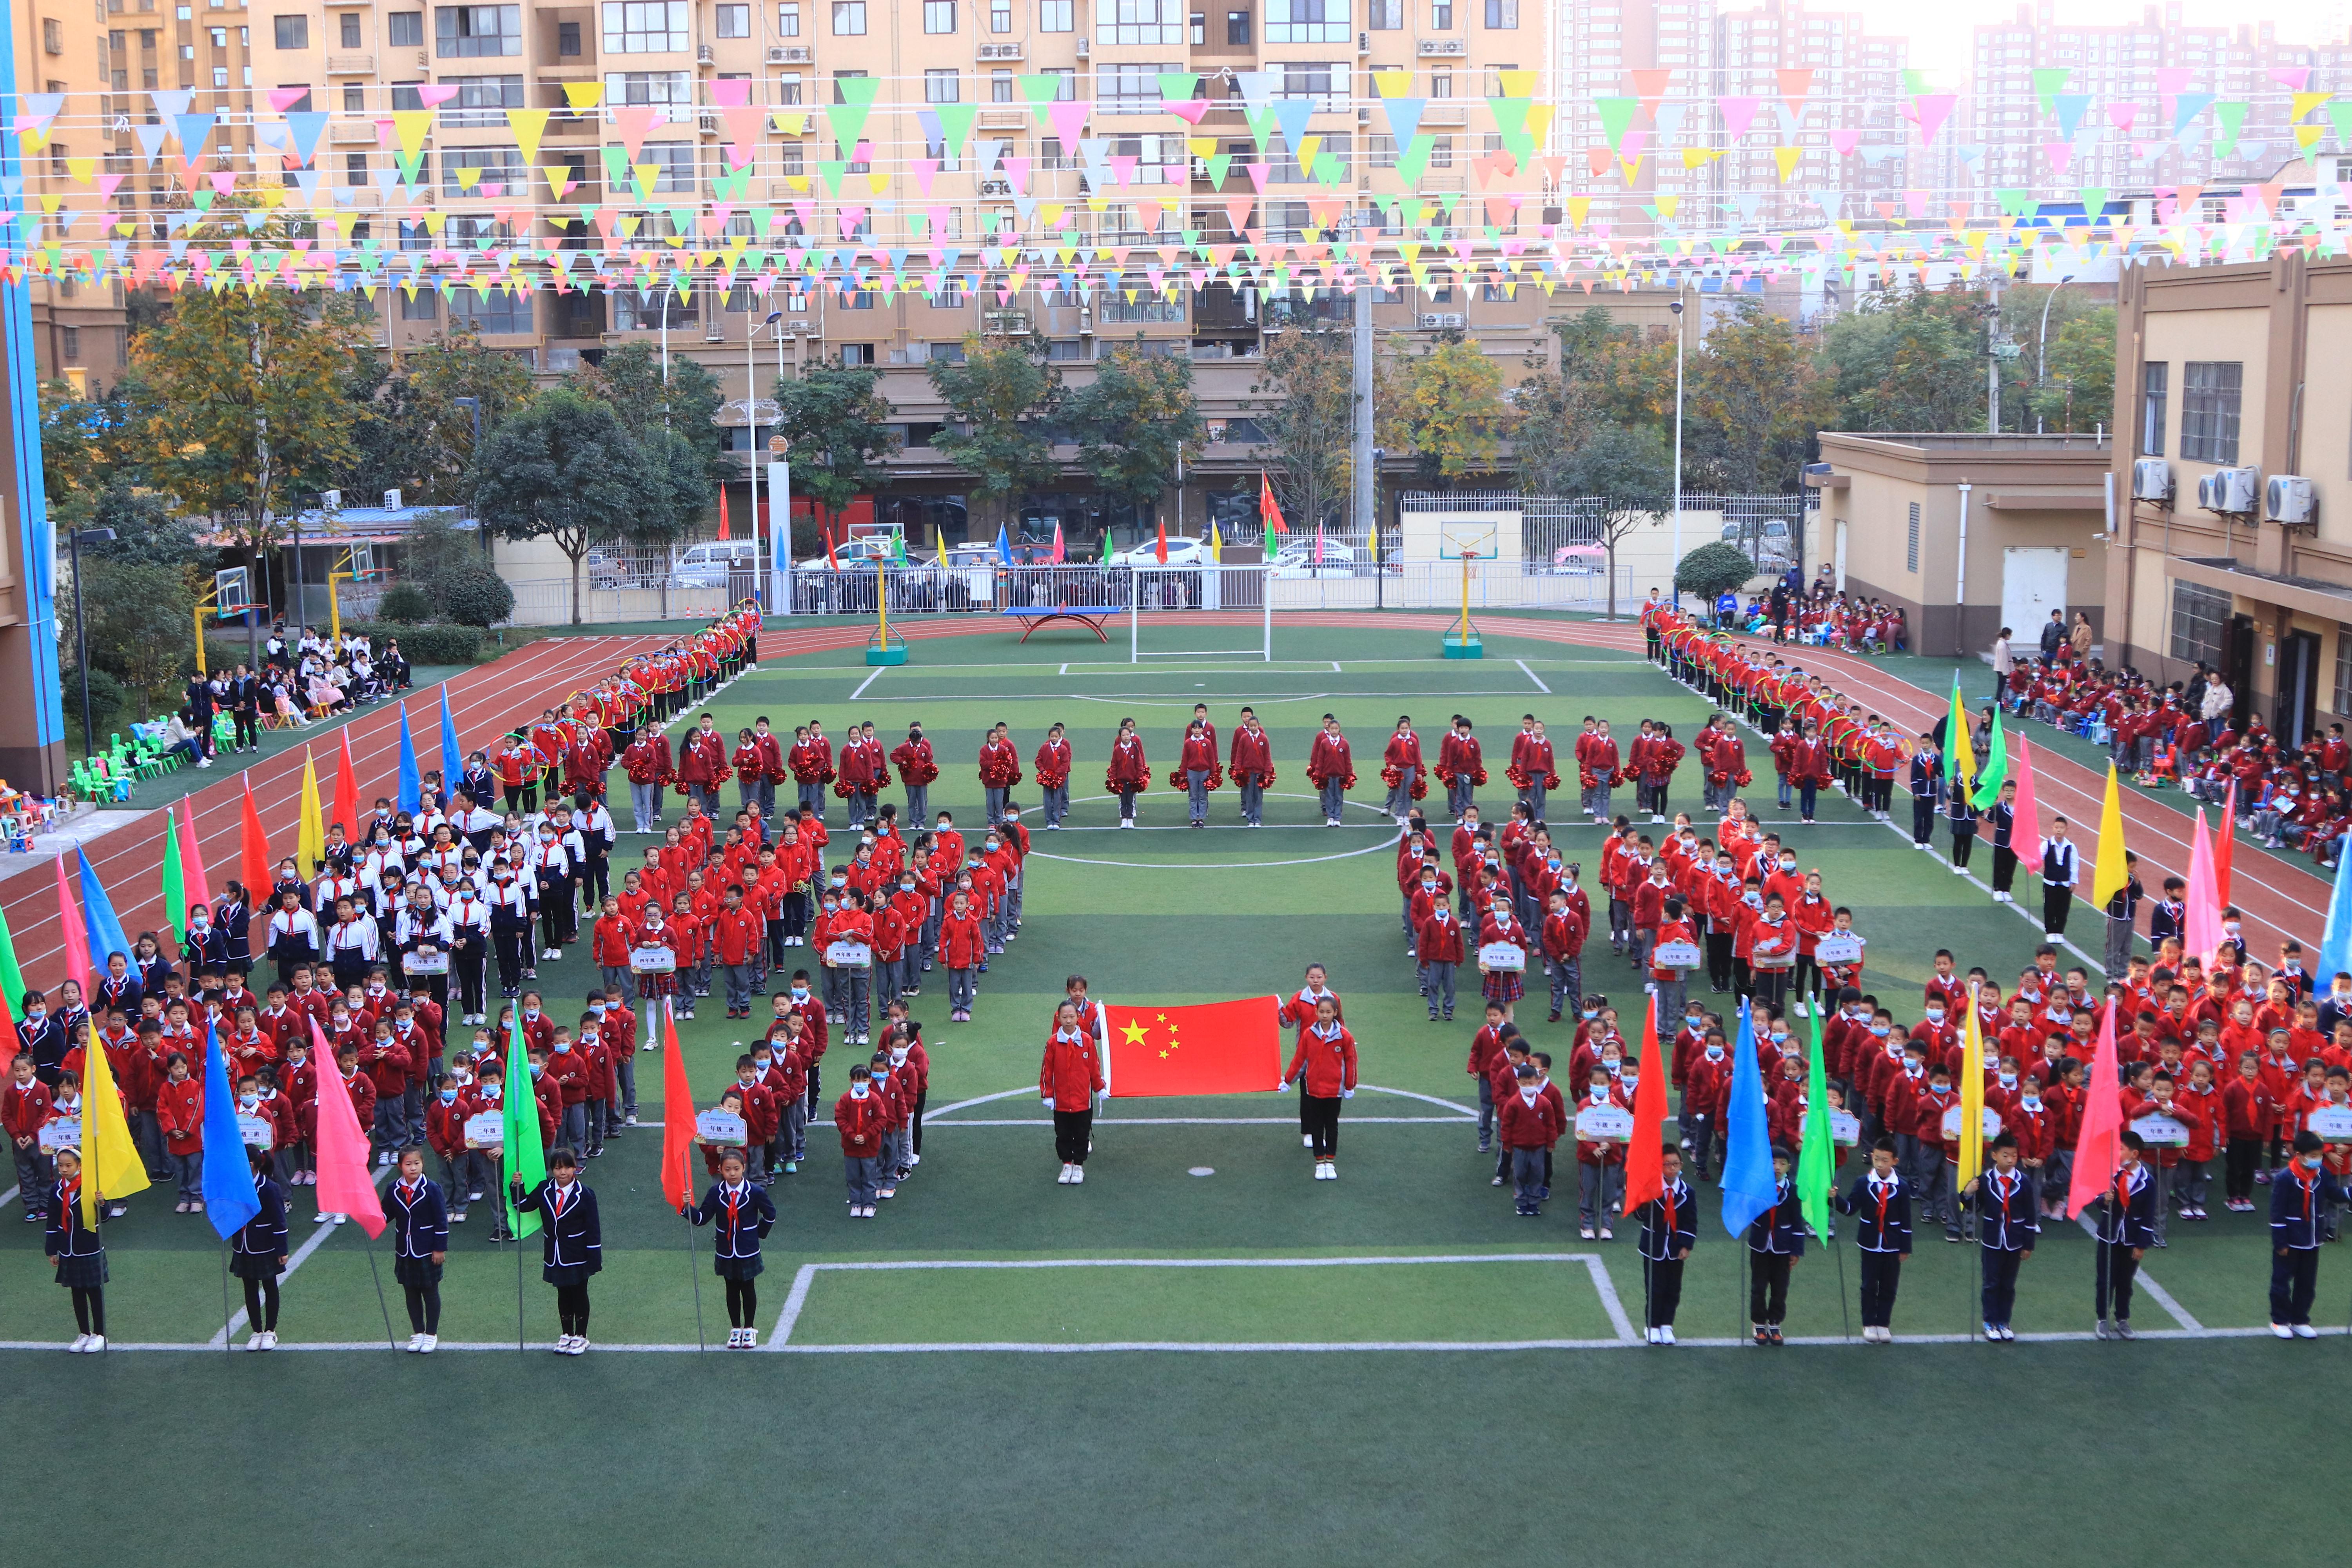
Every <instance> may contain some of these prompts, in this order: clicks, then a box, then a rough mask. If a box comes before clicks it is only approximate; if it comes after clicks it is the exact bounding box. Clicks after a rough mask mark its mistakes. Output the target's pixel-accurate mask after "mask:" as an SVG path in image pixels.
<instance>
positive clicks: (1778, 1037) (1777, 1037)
mask: <svg viewBox="0 0 2352 1568" xmlns="http://www.w3.org/2000/svg"><path fill="white" fill-rule="evenodd" d="M1788 1037H1789V1031H1788V1030H1786V1029H1775V1030H1773V1031H1772V1043H1773V1044H1774V1045H1776V1046H1777V1045H1779V1044H1780V1042H1781V1041H1783V1040H1785V1039H1787V1038H1788Z"/></svg>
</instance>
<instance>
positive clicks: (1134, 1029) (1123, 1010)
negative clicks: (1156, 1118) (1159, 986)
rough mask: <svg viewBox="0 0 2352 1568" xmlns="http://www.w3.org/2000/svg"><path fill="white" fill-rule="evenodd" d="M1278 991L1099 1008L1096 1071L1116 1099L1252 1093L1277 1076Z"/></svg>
mask: <svg viewBox="0 0 2352 1568" xmlns="http://www.w3.org/2000/svg"><path fill="white" fill-rule="evenodd" d="M1281 1009H1282V999H1281V998H1280V997H1277V996H1252V997H1249V998H1246V999H1245V1000H1243V1001H1239V1002H1207V1003H1202V1004H1199V1005H1194V1006H1190V1007H1120V1006H1107V1007H1105V1008H1104V1009H1103V1013H1104V1018H1105V1023H1106V1025H1107V1027H1108V1032H1109V1037H1110V1041H1109V1047H1108V1050H1107V1051H1106V1052H1105V1054H1104V1061H1103V1077H1104V1079H1106V1080H1107V1082H1108V1086H1109V1092H1110V1093H1112V1094H1114V1095H1118V1096H1119V1097H1121V1098H1123V1099H1134V1098H1138V1097H1141V1096H1148V1095H1169V1094H1253V1093H1258V1092H1262V1091H1264V1090H1266V1089H1276V1088H1279V1087H1280V1086H1281V1083H1282V1019H1281Z"/></svg>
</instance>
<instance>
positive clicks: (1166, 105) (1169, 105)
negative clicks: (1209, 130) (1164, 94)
mask: <svg viewBox="0 0 2352 1568" xmlns="http://www.w3.org/2000/svg"><path fill="white" fill-rule="evenodd" d="M1209 107H1210V106H1209V100H1207V99H1205V98H1187V99H1167V98H1163V99H1161V100H1160V108H1161V109H1162V110H1166V111H1167V112H1168V113H1170V114H1172V115H1174V116H1175V117H1176V118H1177V119H1179V120H1181V121H1183V122H1184V123H1185V124H1187V125H1198V124H1200V123H1201V117H1202V115H1204V114H1206V113H1208V112H1209Z"/></svg>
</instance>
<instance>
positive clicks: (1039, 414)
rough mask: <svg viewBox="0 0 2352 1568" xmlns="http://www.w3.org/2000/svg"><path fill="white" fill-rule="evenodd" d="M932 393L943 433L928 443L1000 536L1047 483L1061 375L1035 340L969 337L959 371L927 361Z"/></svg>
mask: <svg viewBox="0 0 2352 1568" xmlns="http://www.w3.org/2000/svg"><path fill="white" fill-rule="evenodd" d="M930 380H931V390H932V391H933V392H936V393H937V394H939V396H940V402H942V403H944V404H946V405H947V408H948V428H947V429H946V430H944V431H941V432H940V434H938V435H936V436H934V437H931V448H932V450H934V451H936V452H939V453H940V454H941V455H942V456H944V457H945V458H947V459H948V460H949V461H950V462H951V463H953V464H954V465H955V466H956V467H957V468H961V469H962V470H963V472H964V474H965V476H966V477H967V478H968V479H970V480H971V488H972V489H973V490H974V491H975V492H977V493H978V494H979V495H980V496H981V497H982V499H983V500H985V501H986V503H987V505H988V509H989V510H990V511H992V513H993V514H994V521H996V523H997V525H998V526H999V527H1000V528H1007V529H1009V528H1010V527H1011V524H1012V518H1013V510H1014V508H1016V507H1017V506H1019V505H1020V502H1021V499H1022V497H1024V496H1025V495H1026V494H1028V493H1029V492H1030V491H1031V490H1034V489H1040V488H1042V487H1044V486H1045V485H1046V484H1048V483H1050V482H1051V481H1052V480H1053V479H1054V477H1055V474H1056V473H1057V472H1058V471H1059V469H1060V465H1058V464H1057V463H1055V461H1054V433H1053V426H1052V425H1051V423H1050V422H1051V421H1052V419H1053V418H1054V416H1055V415H1056V414H1057V413H1059V412H1060V410H1061V406H1062V378H1061V374H1060V373H1059V372H1058V371H1057V370H1055V367H1054V365H1053V364H1052V363H1051V362H1049V361H1048V360H1047V359H1046V357H1045V339H1043V338H1040V337H1035V336H1029V337H998V338H982V337H981V336H980V334H978V333H977V332H967V333H966V334H964V340H963V359H962V361H961V363H957V362H954V361H950V360H933V361H932V362H931V365H930Z"/></svg>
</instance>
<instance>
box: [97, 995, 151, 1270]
mask: <svg viewBox="0 0 2352 1568" xmlns="http://www.w3.org/2000/svg"><path fill="white" fill-rule="evenodd" d="M146 1190H147V1165H146V1162H144V1161H143V1160H142V1159H141V1158H140V1156H139V1147H138V1145H137V1144H135V1143H133V1142H131V1123H130V1121H128V1120H127V1119H126V1118H125V1117H124V1116H123V1114H122V1093H121V1090H120V1089H116V1088H115V1087H114V1068H113V1065H112V1064H111V1063H110V1062H109V1061H108V1060H107V1059H106V1047H104V1046H102V1045H100V1043H99V1039H98V1026H97V1025H95V1024H92V1025H89V1026H88V1028H87V1030H86V1032H85V1033H84V1034H83V1036H82V1053H81V1218H82V1223H83V1224H84V1225H87V1226H89V1227H90V1228H91V1229H93V1230H95V1229H97V1228H98V1211H99V1208H100V1205H101V1203H103V1202H110V1201H112V1200H113V1199H116V1198H127V1197H129V1196H130V1195H131V1194H133V1193H143V1192H145V1191H146Z"/></svg>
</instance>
